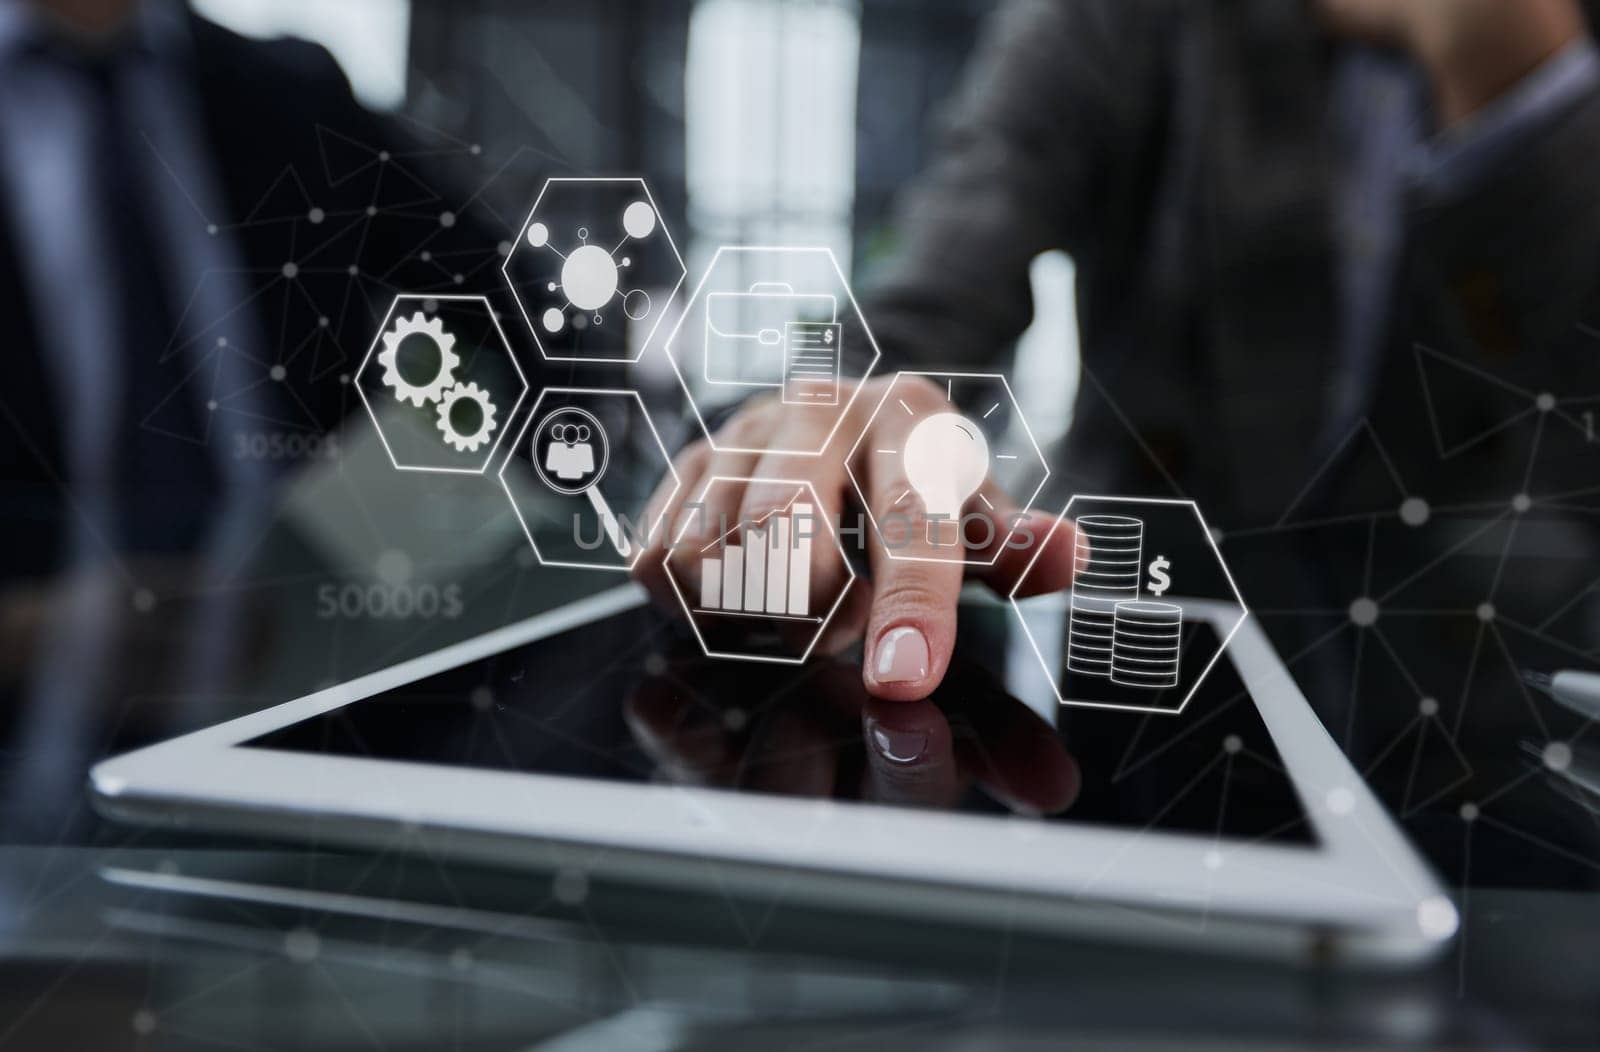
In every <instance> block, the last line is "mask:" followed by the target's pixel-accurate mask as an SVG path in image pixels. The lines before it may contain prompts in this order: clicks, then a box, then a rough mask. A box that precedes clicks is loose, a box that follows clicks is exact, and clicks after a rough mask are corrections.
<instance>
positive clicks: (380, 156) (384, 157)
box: [378, 150, 389, 164]
mask: <svg viewBox="0 0 1600 1052" xmlns="http://www.w3.org/2000/svg"><path fill="white" fill-rule="evenodd" d="M378 160H380V161H383V162H384V163H385V164H387V163H388V161H389V151H388V150H384V151H383V152H382V153H380V154H378Z"/></svg>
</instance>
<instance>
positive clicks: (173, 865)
mask: <svg viewBox="0 0 1600 1052" xmlns="http://www.w3.org/2000/svg"><path fill="white" fill-rule="evenodd" d="M156 872H157V873H160V874H161V875H162V876H163V877H175V876H177V875H178V860H177V859H175V858H164V859H162V860H161V862H160V863H159V864H158V865H157V866H156Z"/></svg>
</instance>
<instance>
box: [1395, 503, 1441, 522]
mask: <svg viewBox="0 0 1600 1052" xmlns="http://www.w3.org/2000/svg"><path fill="white" fill-rule="evenodd" d="M1432 514H1433V509H1432V508H1430V507H1428V502H1427V501H1425V500H1423V499H1422V498H1421V497H1407V498H1406V499H1405V500H1404V501H1403V502H1402V503H1401V505H1400V521H1401V522H1403V523H1405V524H1406V525H1407V526H1421V525H1423V524H1424V523H1426V522H1427V521H1428V516H1430V515H1432Z"/></svg>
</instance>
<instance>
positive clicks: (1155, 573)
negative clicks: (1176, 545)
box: [1150, 555, 1172, 597]
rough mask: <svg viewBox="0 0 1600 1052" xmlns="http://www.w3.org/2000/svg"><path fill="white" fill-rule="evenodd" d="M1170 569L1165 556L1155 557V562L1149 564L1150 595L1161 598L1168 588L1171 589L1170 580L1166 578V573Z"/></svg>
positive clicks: (1170, 565) (1170, 566)
mask: <svg viewBox="0 0 1600 1052" xmlns="http://www.w3.org/2000/svg"><path fill="white" fill-rule="evenodd" d="M1170 569H1172V564H1171V563H1169V562H1167V557H1166V556H1165V555H1158V556H1156V561H1155V562H1153V563H1151V564H1150V594H1151V595H1153V596H1157V597H1159V596H1161V595H1162V594H1164V593H1165V592H1166V590H1167V589H1168V588H1171V587H1172V578H1170V577H1168V576H1167V571H1168V570H1170Z"/></svg>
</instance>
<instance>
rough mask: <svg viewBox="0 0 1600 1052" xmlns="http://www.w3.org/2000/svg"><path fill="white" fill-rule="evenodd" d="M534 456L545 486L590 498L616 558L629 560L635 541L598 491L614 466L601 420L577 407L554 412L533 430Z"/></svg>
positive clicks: (534, 464)
mask: <svg viewBox="0 0 1600 1052" xmlns="http://www.w3.org/2000/svg"><path fill="white" fill-rule="evenodd" d="M531 453H532V456H533V467H534V470H535V471H537V472H538V474H539V478H540V479H542V480H543V481H544V484H545V485H546V486H549V487H550V488H551V489H552V490H554V491H555V492H557V493H560V494H562V495H563V496H568V497H577V496H583V497H587V498H588V500H589V503H590V504H591V505H592V506H593V507H594V512H595V515H597V516H598V517H599V519H600V527H601V529H603V530H605V534H606V537H607V538H608V539H609V540H610V541H611V545H612V547H614V548H616V550H617V554H618V555H620V556H622V557H623V558H624V559H626V558H628V557H630V556H631V555H632V554H633V541H632V540H631V539H629V537H628V535H627V533H626V532H625V531H624V530H623V529H622V524H621V523H619V522H618V521H617V516H616V513H615V512H613V511H612V510H611V505H610V504H608V503H607V502H606V498H605V495H604V494H603V493H601V492H600V489H599V485H600V479H601V478H602V477H603V476H604V475H605V473H606V467H607V465H609V464H610V462H611V440H610V438H608V437H607V435H606V430H605V428H604V427H602V426H601V424H600V420H599V419H598V418H597V417H596V416H595V415H594V414H593V413H591V412H589V411H588V410H587V409H580V408H578V407H577V406H564V407H562V408H560V409H556V410H552V411H551V412H550V413H549V414H548V415H547V416H545V418H544V419H543V420H541V421H539V426H538V427H536V428H534V431H533V449H532V450H531Z"/></svg>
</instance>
